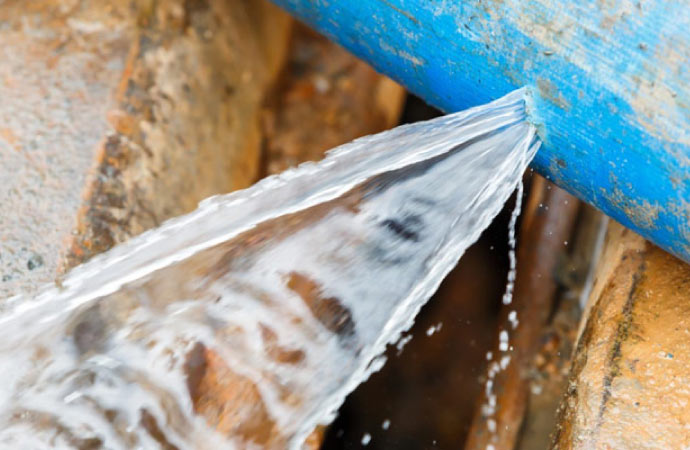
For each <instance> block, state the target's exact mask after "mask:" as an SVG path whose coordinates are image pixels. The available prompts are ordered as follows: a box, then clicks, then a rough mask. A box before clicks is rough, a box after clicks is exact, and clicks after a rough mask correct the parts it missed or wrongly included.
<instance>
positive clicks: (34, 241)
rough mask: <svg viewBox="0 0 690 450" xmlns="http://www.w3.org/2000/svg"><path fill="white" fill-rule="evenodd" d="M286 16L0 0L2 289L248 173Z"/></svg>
mask: <svg viewBox="0 0 690 450" xmlns="http://www.w3.org/2000/svg"><path fill="white" fill-rule="evenodd" d="M290 23H291V21H290V19H289V18H288V17H287V16H286V15H285V14H284V13H282V12H280V11H279V10H278V9H277V8H275V7H273V6H271V5H268V4H267V3H264V2H252V1H249V0H246V1H241V2H228V1H224V0H209V1H182V0H174V1H168V2H153V1H142V2H128V1H115V2H107V1H97V0H91V1H88V0H81V1H71V2H58V1H39V2H22V1H9V2H4V3H3V5H2V8H0V24H2V26H0V56H2V58H0V97H1V98H2V99H3V101H2V103H0V124H1V125H0V163H1V166H0V186H2V187H3V188H2V190H0V204H1V205H2V214H1V215H0V233H1V234H0V245H1V247H0V268H1V269H2V282H0V297H6V296H8V295H11V294H14V293H19V292H31V291H32V290H33V289H35V288H36V286H38V285H40V284H42V283H45V282H47V281H50V280H52V279H53V278H54V276H55V273H56V270H58V269H60V270H64V269H67V268H69V267H71V266H73V265H74V264H77V263H79V262H81V261H84V260H85V259H88V258H89V257H90V256H91V255H93V254H95V253H97V252H100V251H103V250H106V249H108V248H110V247H111V246H112V245H114V244H116V243H118V242H122V241H123V240H125V239H127V238H128V237H130V236H133V235H135V234H138V233H140V232H142V231H144V230H146V229H148V228H151V227H153V226H155V225H157V224H159V223H160V222H161V221H163V220H165V219H167V218H170V217H172V216H175V215H179V214H182V213H185V212H188V211H190V210H192V209H194V208H195V207H196V204H197V203H198V201H199V200H201V199H203V198H205V197H207V196H209V195H212V194H216V193H223V192H227V191H230V190H232V189H237V188H240V187H245V186H247V185H249V184H251V183H252V182H254V181H255V180H256V179H257V177H258V176H259V161H260V158H259V154H260V149H261V133H260V128H261V120H260V116H261V108H262V103H263V99H264V96H265V93H266V91H267V90H268V88H269V87H270V84H271V82H272V80H273V79H274V78H275V76H276V75H277V73H278V71H279V69H280V68H281V67H282V63H283V58H284V55H285V52H286V49H287V44H288V41H289V39H288V37H289V28H290ZM65 247H66V248H67V251H66V252H64V253H63V254H64V257H62V258H61V257H60V256H59V255H60V254H61V249H63V248H65Z"/></svg>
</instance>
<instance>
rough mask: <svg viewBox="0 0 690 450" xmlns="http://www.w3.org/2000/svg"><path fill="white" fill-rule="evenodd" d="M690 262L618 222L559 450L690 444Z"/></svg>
mask: <svg viewBox="0 0 690 450" xmlns="http://www.w3.org/2000/svg"><path fill="white" fill-rule="evenodd" d="M689 386H690V266H688V265H687V264H685V263H684V262H682V261H680V260H678V259H676V258H675V257H673V256H671V255H669V254H668V253H665V252H664V251H662V250H660V249H659V248H658V247H656V246H654V245H652V244H651V243H649V242H647V241H645V240H644V239H643V238H641V237H640V236H638V235H636V234H634V233H633V232H632V231H629V230H627V229H625V228H623V227H622V226H621V225H619V224H617V223H612V224H611V225H610V227H609V230H608V234H607V241H606V243H605V248H604V253H603V254H602V257H601V260H600V263H599V266H598V268H597V273H596V279H595V281H594V286H593V288H592V293H591V296H590V299H589V303H588V310H587V311H586V314H585V320H584V321H583V325H582V329H581V334H580V337H579V341H578V345H577V349H576V351H575V355H574V360H573V366H572V370H571V379H570V382H569V386H568V392H567V394H566V397H565V400H564V402H563V405H562V411H561V414H560V419H559V422H560V424H559V427H558V429H557V430H556V434H555V440H554V443H553V448H555V449H623V448H626V449H627V448H629V449H633V448H634V449H675V448H678V449H680V448H688V446H690V388H689Z"/></svg>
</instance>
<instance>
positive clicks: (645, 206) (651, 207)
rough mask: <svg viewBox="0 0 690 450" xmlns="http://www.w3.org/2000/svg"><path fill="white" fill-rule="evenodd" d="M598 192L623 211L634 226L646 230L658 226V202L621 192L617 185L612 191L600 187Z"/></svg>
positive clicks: (659, 208)
mask: <svg viewBox="0 0 690 450" xmlns="http://www.w3.org/2000/svg"><path fill="white" fill-rule="evenodd" d="M614 182H615V180H614ZM600 192H601V194H602V195H603V196H604V198H606V200H607V201H608V202H610V203H611V204H612V205H614V206H615V207H616V208H618V209H619V210H621V211H623V212H625V215H626V217H627V218H628V219H630V220H631V221H632V222H633V223H634V224H635V225H636V226H638V227H640V228H641V229H647V230H653V229H655V228H657V227H658V224H657V221H658V220H659V212H660V211H661V206H659V205H658V204H656V203H655V204H652V203H650V202H649V201H648V200H647V199H643V200H642V201H640V200H636V199H634V198H632V197H630V196H627V195H625V194H623V192H622V191H621V190H620V188H618V187H614V188H613V191H609V190H607V189H604V188H601V190H600Z"/></svg>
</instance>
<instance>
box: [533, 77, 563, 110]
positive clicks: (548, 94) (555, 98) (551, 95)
mask: <svg viewBox="0 0 690 450" xmlns="http://www.w3.org/2000/svg"><path fill="white" fill-rule="evenodd" d="M537 88H538V89H539V93H540V94H541V96H542V97H544V98H545V99H547V100H549V101H550V102H552V103H553V104H555V105H556V106H558V107H559V108H561V109H563V110H565V111H567V110H569V109H570V103H568V101H567V100H566V99H565V98H564V97H563V96H562V95H561V94H560V92H558V88H557V87H556V85H555V84H554V83H553V82H552V81H551V80H549V79H547V78H537Z"/></svg>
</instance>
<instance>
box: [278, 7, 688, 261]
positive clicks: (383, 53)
mask: <svg viewBox="0 0 690 450" xmlns="http://www.w3.org/2000/svg"><path fill="white" fill-rule="evenodd" d="M274 1H275V2H276V3H277V4H279V5H281V6H282V7H283V8H285V9H286V10H287V11H289V12H291V13H292V14H294V15H295V16H297V17H298V18H300V19H302V20H303V21H304V22H306V23H307V24H309V25H311V26H313V27H314V28H316V29H317V30H319V31H321V32H322V33H324V34H326V35H327V36H329V37H330V38H331V39H333V40H334V41H336V42H338V43H340V44H342V45H343V46H345V47H346V48H348V49H349V50H351V51H352V52H353V53H354V54H356V55H357V56H359V57H361V58H363V59H364V60H366V61H368V62H369V63H370V64H372V65H373V66H374V67H375V68H376V69H377V70H379V71H380V72H382V73H385V74H386V75H388V76H390V77H391V78H393V79H395V80H396V81H398V82H400V83H401V84H403V85H404V86H406V87H407V88H408V89H409V90H410V91H411V92H413V93H415V94H417V95H418V96H420V97H422V98H423V99H424V100H426V101H427V102H428V103H430V104H432V105H434V106H436V107H438V108H440V109H442V110H444V111H447V112H451V111H458V110H462V109H465V108H468V107H470V106H475V105H479V104H482V103H486V102H488V101H490V100H493V99H496V98H498V97H500V96H502V95H504V94H507V93H508V92H510V91H511V90H513V89H515V88H518V87H522V86H528V88H529V89H530V93H531V100H530V114H531V117H532V120H533V122H534V123H535V125H536V126H537V129H538V130H539V136H540V137H541V139H542V141H543V145H542V149H541V150H540V151H539V153H538V154H537V156H536V158H535V160H534V162H533V168H534V169H535V170H537V171H538V172H539V173H541V174H542V175H544V176H545V177H547V178H548V179H550V180H552V181H553V182H554V183H556V184H557V185H559V186H561V187H563V188H565V189H567V190H568V191H570V192H571V193H573V194H574V195H576V196H577V197H579V198H580V199H582V200H584V201H586V202H588V203H590V204H592V205H595V206H596V207H598V208H599V209H601V210H602V211H603V212H605V213H606V214H608V215H609V216H611V217H613V218H614V219H616V220H618V221H619V222H621V223H622V224H623V225H625V226H627V227H629V228H631V229H633V230H635V231H637V232H638V233H640V234H641V235H643V236H645V237H646V238H648V239H650V240H652V241H653V242H655V243H656V244H658V245H659V246H661V247H663V248H665V249H666V250H668V251H670V252H671V253H673V254H675V255H676V256H678V257H680V258H683V259H684V260H686V261H690V183H689V179H690V77H689V76H688V75H689V73H690V5H688V4H687V3H686V2H683V1H681V2H678V1H664V0H647V1H643V0H639V1H633V0H597V1H591V0H580V1H570V0H274Z"/></svg>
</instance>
